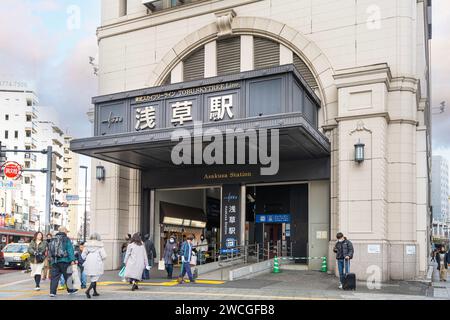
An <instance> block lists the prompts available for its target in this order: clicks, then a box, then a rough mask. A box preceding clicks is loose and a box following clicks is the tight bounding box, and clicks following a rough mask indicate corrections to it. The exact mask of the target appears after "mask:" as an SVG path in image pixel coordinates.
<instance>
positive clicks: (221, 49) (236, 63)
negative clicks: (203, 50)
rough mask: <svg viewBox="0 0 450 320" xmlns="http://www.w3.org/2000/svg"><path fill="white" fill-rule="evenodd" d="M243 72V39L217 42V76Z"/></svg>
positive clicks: (227, 39) (236, 38) (235, 38)
mask: <svg viewBox="0 0 450 320" xmlns="http://www.w3.org/2000/svg"><path fill="white" fill-rule="evenodd" d="M240 71H241V37H231V38H225V39H220V40H217V75H219V76H222V75H225V74H232V73H239V72H240Z"/></svg>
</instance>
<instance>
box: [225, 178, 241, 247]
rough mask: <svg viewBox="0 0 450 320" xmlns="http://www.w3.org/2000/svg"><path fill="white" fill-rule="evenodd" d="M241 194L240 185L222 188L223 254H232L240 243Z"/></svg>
mask: <svg viewBox="0 0 450 320" xmlns="http://www.w3.org/2000/svg"><path fill="white" fill-rule="evenodd" d="M240 193H241V186H240V185H238V184H225V185H223V186H222V226H221V227H222V252H232V251H233V250H236V249H235V247H236V246H237V245H238V244H239V242H240V240H241V239H240V221H241V210H240V199H241V197H240Z"/></svg>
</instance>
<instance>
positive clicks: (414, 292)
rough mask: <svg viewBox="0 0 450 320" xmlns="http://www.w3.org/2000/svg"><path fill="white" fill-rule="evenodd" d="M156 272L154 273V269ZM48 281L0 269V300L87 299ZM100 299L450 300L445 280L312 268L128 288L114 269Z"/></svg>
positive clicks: (148, 283)
mask: <svg viewBox="0 0 450 320" xmlns="http://www.w3.org/2000/svg"><path fill="white" fill-rule="evenodd" d="M153 271H154V273H155V274H157V273H158V271H156V270H152V272H153ZM49 285H50V281H49V280H46V281H43V282H42V284H41V291H38V292H35V291H34V290H33V289H34V282H33V279H31V277H30V276H29V274H25V273H23V272H22V271H8V272H4V270H3V271H2V272H1V273H0V299H2V300H50V299H54V300H87V298H86V296H85V295H84V292H83V291H84V290H80V291H79V292H78V293H77V294H75V295H68V294H67V292H66V291H65V290H59V291H58V295H57V297H55V298H51V297H49ZM98 290H99V293H100V297H97V298H95V297H93V298H92V300H95V299H101V300H125V299H126V300H433V299H438V300H441V299H449V295H448V293H449V292H450V286H449V285H448V283H442V282H441V283H439V282H435V283H434V284H433V285H432V286H429V285H428V284H425V283H422V282H418V281H411V282H409V281H400V282H390V283H388V284H383V285H382V286H381V289H379V290H370V289H368V288H367V285H366V283H365V282H358V285H357V290H356V291H342V290H339V289H338V288H337V285H336V278H335V277H334V276H332V275H328V274H323V273H320V272H317V271H291V270H285V271H283V272H282V273H279V274H273V273H267V274H263V275H260V276H257V277H255V278H253V279H243V280H237V281H220V280H202V279H198V280H197V283H195V284H190V283H185V284H181V285H179V284H177V283H176V281H175V280H167V279H163V278H162V277H161V276H160V275H159V274H157V275H152V279H151V280H147V281H144V282H142V283H140V284H139V290H137V291H135V292H132V291H131V288H130V286H129V285H128V284H127V283H123V282H121V279H120V278H119V277H118V276H117V272H112V271H108V272H106V274H105V275H104V276H103V277H102V278H101V279H100V282H99V283H98Z"/></svg>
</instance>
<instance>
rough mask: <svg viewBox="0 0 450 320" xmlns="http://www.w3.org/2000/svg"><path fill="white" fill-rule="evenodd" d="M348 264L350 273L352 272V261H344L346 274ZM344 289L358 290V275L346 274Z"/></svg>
mask: <svg viewBox="0 0 450 320" xmlns="http://www.w3.org/2000/svg"><path fill="white" fill-rule="evenodd" d="M346 263H349V266H348V271H350V261H347V260H344V273H345V264H346ZM342 289H344V290H356V275H355V274H354V273H351V272H349V273H345V274H344V283H343V284H342Z"/></svg>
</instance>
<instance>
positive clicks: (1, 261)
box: [0, 251, 5, 269]
mask: <svg viewBox="0 0 450 320" xmlns="http://www.w3.org/2000/svg"><path fill="white" fill-rule="evenodd" d="M4 267H5V257H4V256H3V251H0V269H2V268H4Z"/></svg>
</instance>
